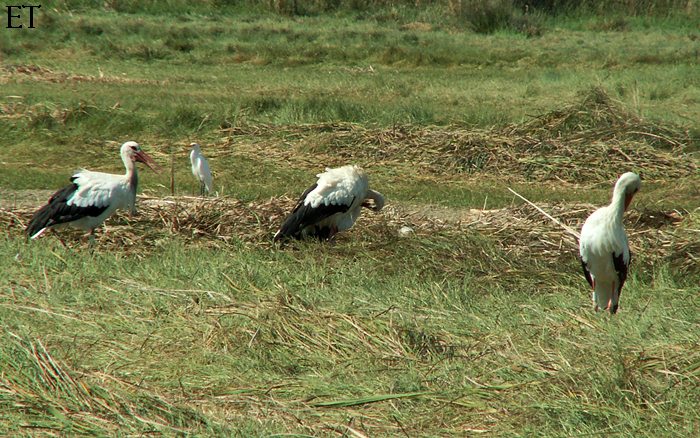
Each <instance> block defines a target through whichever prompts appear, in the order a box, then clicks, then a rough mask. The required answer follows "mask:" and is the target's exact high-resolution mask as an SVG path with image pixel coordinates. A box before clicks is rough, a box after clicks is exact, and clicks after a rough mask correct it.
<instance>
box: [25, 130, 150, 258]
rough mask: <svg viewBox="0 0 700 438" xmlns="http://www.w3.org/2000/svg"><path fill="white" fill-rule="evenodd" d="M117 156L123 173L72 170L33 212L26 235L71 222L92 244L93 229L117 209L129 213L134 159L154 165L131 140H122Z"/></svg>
mask: <svg viewBox="0 0 700 438" xmlns="http://www.w3.org/2000/svg"><path fill="white" fill-rule="evenodd" d="M120 155H121V157H122V161H124V166H125V167H126V174H124V175H114V174H111V173H103V172H92V171H89V170H85V169H83V170H80V171H78V172H76V173H75V174H74V175H73V176H72V177H71V178H70V181H71V184H70V185H68V186H66V187H64V188H62V189H61V190H59V191H57V192H56V193H54V194H53V195H52V196H51V198H50V199H49V202H48V203H47V204H46V205H44V206H43V207H41V208H40V209H39V210H38V211H37V212H36V213H34V215H33V216H32V218H31V220H30V221H29V224H28V225H27V230H26V232H27V235H28V236H29V237H31V238H32V239H36V238H37V237H39V236H40V235H41V234H42V233H43V232H44V231H45V230H46V229H47V228H49V227H54V226H58V225H71V226H73V227H75V228H79V229H82V230H85V231H90V234H89V239H90V243H91V244H93V243H94V239H95V237H94V233H95V228H96V227H97V226H99V225H100V224H101V223H102V222H104V220H105V219H107V218H108V217H109V216H110V215H111V214H112V213H114V212H115V211H116V210H117V209H118V208H123V209H126V208H128V209H130V210H131V211H132V213H133V212H134V210H135V204H136V186H137V184H138V172H137V170H136V165H135V162H136V161H139V162H141V163H144V164H146V165H147V166H148V167H150V168H151V169H152V170H153V171H155V172H157V165H156V163H155V161H153V159H152V158H151V157H150V156H149V155H148V154H146V153H145V152H144V151H142V150H141V147H140V146H139V144H138V143H136V142H134V141H127V142H126V143H124V144H123V145H122V146H121V150H120Z"/></svg>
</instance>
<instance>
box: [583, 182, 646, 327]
mask: <svg viewBox="0 0 700 438" xmlns="http://www.w3.org/2000/svg"><path fill="white" fill-rule="evenodd" d="M641 185H642V181H641V179H640V178H639V175H637V174H636V173H633V172H627V173H625V174H623V175H622V176H621V177H620V178H619V179H618V180H617V183H616V184H615V189H614V190H613V196H612V202H611V203H610V205H608V206H606V207H601V208H599V209H598V210H596V211H594V212H593V213H592V214H591V215H590V216H589V217H588V219H586V222H584V224H583V228H582V229H581V238H580V241H579V254H580V256H581V265H582V266H583V274H584V275H585V276H586V280H588V283H589V284H590V285H591V287H592V288H593V302H594V303H595V310H598V309H600V308H602V309H605V310H610V313H613V314H614V313H616V312H617V308H618V306H619V302H620V292H621V291H622V286H623V285H624V284H625V280H626V279H627V269H628V267H629V264H630V259H631V254H630V249H629V243H628V241H627V234H626V233H625V229H624V227H623V226H622V216H623V214H624V212H625V211H626V210H627V207H629V205H630V202H632V197H633V196H634V195H635V194H636V193H637V192H638V191H639V189H640V188H641Z"/></svg>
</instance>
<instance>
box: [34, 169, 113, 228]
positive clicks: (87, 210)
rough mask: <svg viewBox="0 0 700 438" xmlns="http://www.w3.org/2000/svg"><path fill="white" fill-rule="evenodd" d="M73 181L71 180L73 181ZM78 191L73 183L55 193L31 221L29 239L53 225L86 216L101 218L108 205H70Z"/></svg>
mask: <svg viewBox="0 0 700 438" xmlns="http://www.w3.org/2000/svg"><path fill="white" fill-rule="evenodd" d="M73 179H74V178H71V181H73ZM76 190H78V185H77V184H75V183H72V184H70V185H67V186H66V187H64V188H62V189H61V190H59V191H57V192H56V193H54V194H53V195H52V196H51V198H49V202H48V203H47V204H46V205H44V206H43V207H41V208H40V209H39V210H37V211H36V213H34V215H33V216H32V218H31V220H30V221H29V224H28V225H27V230H26V232H27V234H28V235H29V237H33V236H34V235H35V234H36V233H38V232H39V231H41V230H43V229H44V228H46V227H50V226H52V225H58V224H64V223H67V222H73V221H75V220H78V219H80V218H83V217H85V216H99V215H101V214H102V213H103V212H104V211H105V210H106V209H107V206H106V205H104V206H99V207H97V206H94V205H90V206H87V207H78V206H76V205H68V200H69V199H70V198H71V196H73V193H75V192H76Z"/></svg>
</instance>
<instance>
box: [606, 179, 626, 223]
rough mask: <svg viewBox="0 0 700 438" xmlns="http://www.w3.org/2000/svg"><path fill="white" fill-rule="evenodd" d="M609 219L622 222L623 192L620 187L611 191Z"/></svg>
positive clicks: (623, 210)
mask: <svg viewBox="0 0 700 438" xmlns="http://www.w3.org/2000/svg"><path fill="white" fill-rule="evenodd" d="M608 208H609V209H610V215H611V218H612V219H613V220H615V221H619V222H622V216H624V214H625V190H624V189H623V188H620V187H615V190H613V196H612V201H611V202H610V206H609V207H608Z"/></svg>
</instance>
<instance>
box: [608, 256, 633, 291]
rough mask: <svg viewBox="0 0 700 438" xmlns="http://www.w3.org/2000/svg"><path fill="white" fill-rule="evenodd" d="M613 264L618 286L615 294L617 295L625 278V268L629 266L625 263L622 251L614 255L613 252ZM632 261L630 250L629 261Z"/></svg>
mask: <svg viewBox="0 0 700 438" xmlns="http://www.w3.org/2000/svg"><path fill="white" fill-rule="evenodd" d="M612 257H613V266H615V271H616V272H617V280H618V284H619V286H618V287H617V294H618V296H619V294H620V292H622V285H623V284H625V281H626V280H627V270H628V268H629V263H627V264H625V258H624V253H620V254H619V255H615V253H613V255H612ZM631 261H632V252H631V251H630V262H631Z"/></svg>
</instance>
